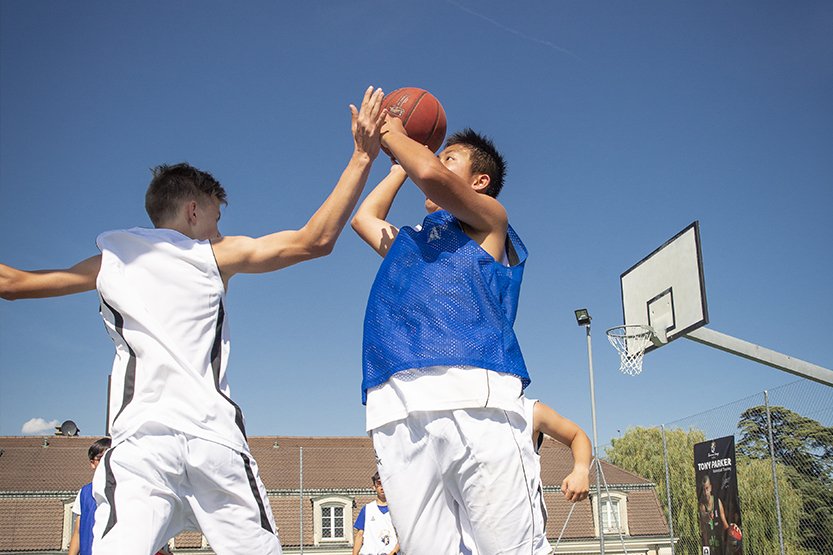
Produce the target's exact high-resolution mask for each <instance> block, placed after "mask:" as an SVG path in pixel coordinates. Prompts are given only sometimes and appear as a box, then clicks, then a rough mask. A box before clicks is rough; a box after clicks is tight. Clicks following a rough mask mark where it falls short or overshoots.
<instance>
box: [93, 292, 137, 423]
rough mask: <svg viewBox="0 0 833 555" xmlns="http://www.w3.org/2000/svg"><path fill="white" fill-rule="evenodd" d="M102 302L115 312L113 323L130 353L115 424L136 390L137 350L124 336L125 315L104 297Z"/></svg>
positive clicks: (114, 419) (114, 420)
mask: <svg viewBox="0 0 833 555" xmlns="http://www.w3.org/2000/svg"><path fill="white" fill-rule="evenodd" d="M101 302H102V303H104V305H105V306H106V307H107V309H108V310H110V312H112V313H113V319H114V320H115V321H114V322H113V323H114V325H115V326H116V333H118V334H119V337H121V340H122V341H123V342H124V346H125V347H127V352H128V353H129V354H130V358H128V359H127V368H125V371H124V394H123V395H122V401H121V408H120V409H119V412H117V413H116V416H115V417H114V418H113V422H112V423H113V424H115V422H116V420H118V418H119V415H121V413H122V411H124V409H125V408H127V405H128V404H130V401H132V400H133V393H134V392H135V390H136V352H135V351H134V350H133V347H131V346H130V343H128V342H127V339H125V337H124V316H122V315H121V314H120V313H119V312H118V311H117V310H116V309H115V308H113V307H112V306H110V303H108V302H107V301H105V300H104V297H102V298H101ZM99 310H100V307H99Z"/></svg>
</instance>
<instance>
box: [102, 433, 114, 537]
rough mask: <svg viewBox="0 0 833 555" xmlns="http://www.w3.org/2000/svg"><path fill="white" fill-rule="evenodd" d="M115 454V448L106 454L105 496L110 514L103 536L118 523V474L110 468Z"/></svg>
mask: <svg viewBox="0 0 833 555" xmlns="http://www.w3.org/2000/svg"><path fill="white" fill-rule="evenodd" d="M112 455H113V449H108V450H107V452H106V453H105V454H104V477H105V483H104V497H106V498H107V504H108V505H110V516H109V518H108V519H107V526H106V527H105V528H104V533H102V534H101V537H102V538H103V537H104V536H106V535H107V532H109V531H110V530H111V529H112V528H113V526H115V525H116V520H118V519H117V517H116V476H115V475H114V474H113V469H112V468H110V457H111V456H112Z"/></svg>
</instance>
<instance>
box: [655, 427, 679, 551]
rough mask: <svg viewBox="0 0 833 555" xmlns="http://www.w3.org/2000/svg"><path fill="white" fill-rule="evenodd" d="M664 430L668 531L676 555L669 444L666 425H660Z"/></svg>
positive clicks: (663, 450) (663, 447)
mask: <svg viewBox="0 0 833 555" xmlns="http://www.w3.org/2000/svg"><path fill="white" fill-rule="evenodd" d="M659 428H660V430H661V431H662V459H663V461H665V494H666V495H667V496H668V533H669V534H670V536H669V540H670V542H671V555H675V553H676V550H675V548H674V509H673V508H672V507H671V477H670V475H669V472H668V445H667V444H666V442H665V425H660V427H659Z"/></svg>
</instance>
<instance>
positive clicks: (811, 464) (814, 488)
mask: <svg viewBox="0 0 833 555" xmlns="http://www.w3.org/2000/svg"><path fill="white" fill-rule="evenodd" d="M769 411H770V419H771V422H772V452H773V454H774V455H775V460H776V461H777V462H778V463H779V464H781V465H784V466H785V467H786V472H785V475H784V478H785V479H784V480H783V482H782V481H781V480H779V489H781V488H783V487H784V486H783V483H788V484H789V485H790V486H792V487H793V488H795V489H796V490H798V491H799V492H800V494H801V500H802V511H801V516H800V519H799V526H798V530H799V536H800V537H799V544H800V545H801V547H803V548H804V549H805V550H807V551H808V552H811V553H833V511H831V507H833V427H827V426H823V425H822V424H820V423H819V422H818V421H816V420H813V419H812V418H807V417H806V416H802V415H800V414H798V413H796V412H793V411H791V410H789V409H787V408H785V407H777V406H776V407H770V409H769ZM738 427H739V428H740V430H741V439H740V441H738V445H737V451H738V455H739V456H740V455H743V456H745V457H748V458H750V459H769V457H770V447H769V427H768V425H767V413H766V407H765V406H763V405H759V406H756V407H752V408H750V409H747V410H746V411H744V412H743V414H742V415H741V418H740V422H739V423H738Z"/></svg>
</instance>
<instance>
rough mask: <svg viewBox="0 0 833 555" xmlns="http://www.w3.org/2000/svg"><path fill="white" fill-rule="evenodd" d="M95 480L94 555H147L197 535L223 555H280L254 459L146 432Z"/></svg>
mask: <svg viewBox="0 0 833 555" xmlns="http://www.w3.org/2000/svg"><path fill="white" fill-rule="evenodd" d="M97 470H98V471H97V472H96V473H95V477H94V478H93V495H94V496H95V500H96V503H97V508H96V512H95V527H94V528H93V538H94V539H93V555H148V553H156V551H157V550H158V549H159V548H160V547H162V545H163V544H165V543H166V542H167V541H168V540H169V539H170V538H172V537H174V536H176V535H177V534H178V533H179V532H182V531H184V530H200V531H202V533H203V535H205V537H206V539H207V540H208V543H209V544H210V545H211V548H212V549H213V550H214V552H215V553H217V554H218V555H233V554H239V555H251V554H252V553H258V554H268V555H280V553H281V545H280V541H279V540H278V536H277V534H276V532H275V530H276V528H275V520H274V517H273V515H272V509H271V508H270V506H269V501H268V498H267V497H266V488H264V486H263V483H262V482H261V481H260V477H259V475H258V470H257V464H256V463H255V461H254V459H253V458H252V457H251V455H250V454H247V453H241V452H239V451H235V450H234V449H231V448H229V447H226V446H224V445H220V444H218V443H214V442H211V441H207V440H204V439H200V438H197V437H194V436H191V435H188V434H183V433H181V432H177V431H174V430H171V429H170V428H168V427H166V426H163V425H161V424H155V423H148V424H145V425H144V426H143V427H142V428H141V429H140V430H139V431H138V432H137V433H136V434H134V435H132V436H131V437H130V438H129V439H127V440H125V441H123V442H121V443H119V444H118V445H116V446H115V447H113V448H112V449H110V450H109V451H107V453H105V455H104V458H103V459H102V461H101V464H100V465H99V467H98V469H97Z"/></svg>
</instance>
